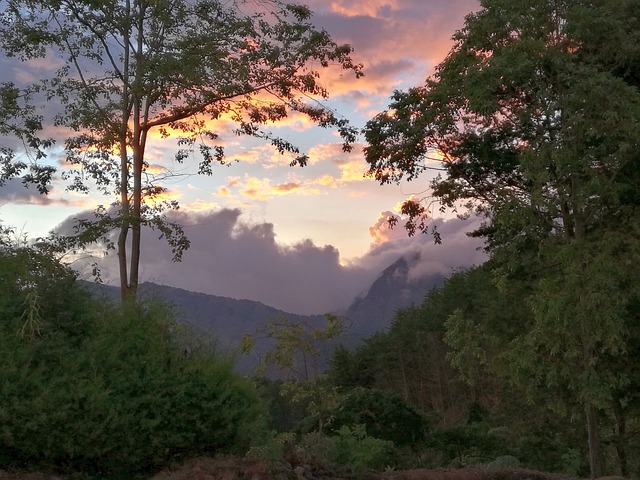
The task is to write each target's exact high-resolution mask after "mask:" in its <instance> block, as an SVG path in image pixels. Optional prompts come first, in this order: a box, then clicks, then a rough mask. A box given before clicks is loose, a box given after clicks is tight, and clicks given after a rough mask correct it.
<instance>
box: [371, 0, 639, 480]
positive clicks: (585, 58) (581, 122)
mask: <svg viewBox="0 0 640 480" xmlns="http://www.w3.org/2000/svg"><path fill="white" fill-rule="evenodd" d="M481 7H482V8H481V9H480V10H479V11H478V12H477V13H474V14H471V15H469V16H468V17H467V20H466V23H465V26H464V28H463V29H462V30H460V31H459V32H457V33H456V34H455V36H454V41H455V45H454V47H453V49H452V50H451V52H450V53H449V55H448V57H447V58H446V60H445V61H444V62H443V63H441V64H440V65H439V66H438V68H437V71H436V74H435V75H434V77H432V78H430V79H428V80H427V82H426V83H425V85H424V86H421V87H416V88H412V89H410V90H408V91H407V92H396V93H395V94H394V97H393V103H392V104H391V105H390V110H389V111H386V112H383V113H381V114H379V115H378V116H376V117H375V118H374V119H373V120H371V121H370V122H369V123H368V124H367V127H366V129H365V134H366V137H367V140H368V142H369V146H368V147H367V148H366V157H367V161H368V163H369V165H370V174H371V175H373V176H375V178H376V179H377V180H379V181H380V182H381V183H387V182H393V181H398V180H400V179H401V178H408V179H410V180H411V179H413V178H415V177H417V176H419V175H420V174H421V173H423V172H424V171H425V169H426V168H427V166H426V165H425V162H424V160H425V158H426V157H428V156H429V155H431V154H432V152H434V151H436V150H437V151H438V152H439V153H440V155H441V156H442V157H443V159H444V167H445V169H446V172H447V175H446V176H441V177H438V178H436V179H435V180H434V182H433V191H434V195H435V196H436V197H437V198H438V199H439V200H440V201H441V202H442V205H443V208H456V207H458V208H459V207H460V205H464V206H466V207H467V208H468V209H469V212H470V213H471V212H475V213H477V214H480V215H482V216H484V218H485V221H484V223H483V225H482V226H481V227H480V228H479V229H478V230H476V231H475V232H474V234H475V235H477V236H482V237H484V238H486V241H487V243H486V245H487V249H488V250H489V252H490V253H491V255H492V258H493V259H494V260H495V261H496V265H498V266H499V268H500V272H498V276H499V277H500V276H501V277H502V279H503V281H504V283H506V284H508V283H509V282H510V281H512V280H513V279H515V278H517V277H518V275H527V276H529V278H531V280H532V286H533V287H532V291H531V293H530V295H529V297H528V301H529V302H530V305H531V307H532V310H533V318H532V320H533V321H532V322H531V323H530V324H529V326H528V329H527V331H526V333H524V334H523V335H521V336H519V337H518V341H516V342H514V350H513V352H514V359H517V360H518V361H514V362H512V363H511V365H512V367H513V368H514V369H516V370H517V369H522V370H523V371H527V372H529V373H530V374H533V373H535V377H534V378H539V379H540V382H538V385H539V386H542V385H544V384H554V383H558V382H559V383H561V384H562V385H564V386H566V387H567V388H568V389H569V392H570V393H571V395H573V397H574V398H575V399H576V400H578V401H579V403H580V404H581V405H582V408H583V409H584V412H585V418H586V425H587V430H588V444H589V458H590V462H589V463H590V466H591V475H592V476H593V477H598V476H600V475H601V473H602V470H603V465H602V448H601V443H600V428H599V426H598V420H599V417H600V415H601V413H602V411H603V409H605V408H606V407H607V405H608V404H609V403H610V402H611V401H612V392H614V390H615V389H616V388H617V386H618V385H619V383H620V381H623V382H624V380H623V378H622V377H623V375H622V374H619V372H614V371H611V370H610V369H609V368H607V362H608V359H610V358H611V357H613V358H616V357H620V356H621V355H625V353H624V352H625V351H626V350H627V348H628V342H629V335H628V331H629V327H630V322H631V321H632V317H631V316H630V315H629V305H630V304H631V302H632V301H633V299H634V298H637V296H638V287H637V282H630V281H629V278H631V277H632V276H633V274H634V272H633V269H634V265H637V263H638V260H639V259H640V245H639V242H638V240H637V239H638V238H639V237H638V233H639V225H638V220H637V219H638V217H639V215H638V213H639V208H640V201H639V198H638V194H637V192H638V186H640V169H639V168H638V165H639V163H640V158H639V156H638V153H637V148H635V147H634V146H635V145H638V144H639V143H640V129H639V128H638V127H640V93H639V91H638V76H637V66H638V53H637V49H633V48H630V47H629V46H628V45H636V44H637V43H636V41H637V37H638V29H639V25H638V22H639V18H640V16H639V15H638V13H639V9H640V5H638V3H637V2H634V1H628V0H623V1H621V2H617V3H616V4H615V5H613V4H612V3H611V2H607V1H602V0H575V1H557V0H548V1H538V0H535V1H534V0H525V1H522V2H509V1H506V0H485V1H483V2H481ZM634 72H636V73H634ZM404 211H405V212H406V213H408V214H409V216H410V218H409V221H408V228H409V231H410V232H412V231H415V230H425V229H426V222H425V216H426V215H427V214H428V212H427V210H426V207H424V206H423V205H421V204H419V203H417V202H415V201H410V202H408V203H407V204H406V206H405V208H404ZM516 345H517V346H516ZM534 383H535V382H534Z"/></svg>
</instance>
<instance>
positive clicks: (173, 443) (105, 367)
mask: <svg viewBox="0 0 640 480" xmlns="http://www.w3.org/2000/svg"><path fill="white" fill-rule="evenodd" d="M1 288H2V287H1V286H0V289H1ZM72 288H75V287H72ZM25 308H28V305H26V306H25ZM0 311H2V305H0ZM84 315H85V316H84V323H83V328H82V335H80V336H78V335H73V334H70V333H65V332H63V331H61V330H60V329H58V328H56V326H55V324H52V323H48V322H47V321H46V319H45V318H40V319H38V318H37V316H36V318H35V320H38V322H37V324H34V325H40V327H39V328H37V329H30V330H28V332H25V330H24V329H22V328H21V325H24V323H25V322H26V321H27V316H24V317H20V318H15V315H13V316H12V317H10V318H9V317H5V318H3V319H2V322H0V365H1V366H2V368H0V399H1V401H0V468H1V467H43V466H44V467H47V468H52V469H55V470H59V471H84V472H87V473H97V474H100V475H112V474H118V475H124V476H127V475H128V474H133V473H135V472H142V471H149V470H150V469H155V468H158V467H161V466H163V465H166V464H168V463H169V462H171V461H174V460H179V459H180V458H182V457H184V456H193V455H198V454H203V453H212V452H234V451H243V450H245V449H246V448H247V447H248V445H249V441H250V439H251V438H252V436H253V435H254V433H255V430H256V428H257V426H258V424H259V419H260V417H261V415H260V414H261V410H260V407H259V402H258V398H257V396H256V394H255V392H254V389H253V388H252V387H251V386H250V385H249V384H248V383H247V382H246V381H245V380H244V379H243V378H241V377H240V376H238V375H237V374H236V373H234V372H233V370H232V364H231V362H230V361H228V360H227V359H224V358H221V357H219V356H216V355H213V354H211V351H210V350H208V349H206V348H199V347H197V346H195V345H191V346H190V347H189V348H188V349H185V345H184V342H183V341H182V340H183V339H184V337H185V335H184V334H183V333H180V332H179V331H178V329H177V328H176V327H175V326H174V325H173V324H172V321H171V320H172V319H171V314H170V312H169V311H168V310H167V309H164V308H162V307H158V306H150V307H149V306H147V307H145V308H136V309H132V310H131V311H129V312H127V313H123V312H122V309H120V308H115V307H114V308H106V307H102V306H99V305H97V304H93V306H92V311H86V312H85V313H84Z"/></svg>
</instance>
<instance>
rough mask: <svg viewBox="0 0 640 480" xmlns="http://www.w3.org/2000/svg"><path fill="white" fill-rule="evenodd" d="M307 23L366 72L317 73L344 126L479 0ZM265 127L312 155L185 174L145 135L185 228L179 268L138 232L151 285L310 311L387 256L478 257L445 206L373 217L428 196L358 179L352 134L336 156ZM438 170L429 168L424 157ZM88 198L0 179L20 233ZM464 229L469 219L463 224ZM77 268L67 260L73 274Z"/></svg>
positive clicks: (349, 12)
mask: <svg viewBox="0 0 640 480" xmlns="http://www.w3.org/2000/svg"><path fill="white" fill-rule="evenodd" d="M306 3H307V4H308V5H309V7H311V9H312V10H313V11H314V13H315V14H314V17H313V19H312V21H313V22H314V23H315V24H316V25H317V26H318V27H320V28H323V29H325V30H327V31H328V32H329V33H330V34H331V36H332V38H333V39H334V40H335V41H336V42H338V43H349V44H350V45H351V46H352V47H353V48H354V52H353V54H352V57H353V59H354V60H355V61H356V62H359V63H362V64H363V66H364V74H365V75H364V77H363V78H360V79H355V78H354V77H353V76H350V75H348V74H345V73H344V72H342V71H337V70H330V71H328V72H326V75H324V76H323V77H322V82H323V83H324V84H325V85H326V87H327V89H328V90H329V93H330V95H331V97H330V100H329V102H328V105H329V106H330V107H331V108H334V109H335V110H336V111H337V112H338V113H339V114H340V115H342V116H344V117H346V118H348V119H349V120H350V122H351V123H352V124H353V125H355V126H356V127H359V128H361V127H363V126H364V125H365V123H366V121H367V120H368V119H370V118H372V117H373V116H374V115H375V114H376V113H378V112H380V111H382V110H384V109H385V108H386V106H387V105H388V103H389V97H390V95H391V94H392V92H393V90H394V89H404V88H408V87H411V86H414V85H418V84H421V83H423V82H424V80H425V79H426V78H427V77H428V76H429V75H431V74H432V73H433V71H434V67H435V66H436V65H437V64H438V63H439V62H441V61H442V60H443V59H444V57H445V56H446V54H447V52H448V51H449V50H450V48H451V46H452V41H451V36H452V35H453V34H454V32H455V31H456V30H457V29H459V28H461V27H462V25H463V21H464V16H465V15H467V14H468V13H470V12H472V11H474V10H476V9H477V8H478V1H477V0H308V1H307V2H306ZM55 63H56V62H53V61H36V62H32V63H31V64H30V65H29V69H26V68H25V67H24V66H23V65H19V64H17V63H16V62H15V61H13V60H11V59H7V58H0V69H1V71H3V72H4V73H3V74H2V77H3V78H2V80H19V79H23V80H24V79H25V77H27V76H28V75H35V76H38V75H40V76H46V75H47V73H50V72H51V69H52V68H53V67H55V66H56V65H55ZM274 131H275V132H276V133H277V134H279V135H281V136H283V137H284V138H286V139H289V140H291V141H293V142H295V143H296V144H298V145H300V146H301V147H302V149H304V150H305V151H306V152H307V153H308V155H309V157H310V162H309V165H307V166H306V167H304V168H300V167H290V166H289V165H288V163H289V159H288V158H286V157H283V156H280V155H278V154H277V153H275V152H273V151H272V149H271V148H270V147H269V146H267V145H264V144H260V143H257V142H255V141H251V140H250V139H242V138H238V139H237V140H236V141H235V143H234V144H233V145H232V148H231V152H233V155H234V158H235V159H237V160H239V161H238V162H237V163H236V162H232V163H231V164H230V165H229V166H218V167H216V168H215V169H214V172H213V175H212V176H207V177H201V176H197V175H194V174H193V172H194V170H195V168H194V165H187V166H177V165H173V164H172V162H171V158H172V156H173V153H174V152H175V144H172V142H171V141H163V140H161V139H159V138H157V137H154V138H153V141H152V142H151V144H149V145H148V151H147V152H148V156H147V158H148V159H149V161H150V163H151V164H152V166H153V167H154V168H158V169H160V170H162V169H169V170H171V171H173V172H178V173H180V175H177V176H175V177H174V178H171V179H169V180H168V181H167V182H166V183H165V184H164V186H166V187H168V189H169V191H168V196H169V197H170V198H171V199H175V200H178V201H179V203H180V205H181V208H180V210H179V211H178V212H176V213H174V214H173V219H175V220H177V221H179V222H180V223H181V224H183V225H184V226H185V232H186V234H187V235H188V237H189V238H190V240H191V248H190V249H189V250H188V251H187V252H186V253H185V256H184V259H183V261H182V262H181V263H174V262H172V261H171V252H170V249H169V248H168V247H167V246H166V245H165V244H164V243H162V242H161V241H158V240H157V238H156V237H157V235H155V234H147V235H146V236H145V242H144V244H143V252H142V270H141V280H142V281H146V280H148V281H154V282H157V283H163V284H167V285H172V286H176V287H181V288H186V289H190V290H194V291H200V292H204V293H211V294H215V295H223V296H230V297H234V298H247V299H251V300H259V301H261V302H263V303H266V304H268V305H271V306H274V307H277V308H282V309H284V310H286V311H289V312H292V313H302V314H312V313H321V312H324V311H333V310H335V309H339V308H343V307H345V306H347V305H348V304H349V303H350V301H351V300H353V298H354V297H355V296H356V295H361V294H363V293H364V292H366V289H367V288H368V286H369V285H370V284H371V282H372V281H373V280H374V279H375V277H376V276H377V275H378V274H379V273H380V272H381V270H382V269H384V268H385V267H386V266H388V265H389V264H390V263H392V262H393V261H395V260H396V259H397V258H399V256H401V255H403V254H405V253H409V252H414V251H418V252H421V258H422V262H421V264H420V265H419V266H418V267H416V272H414V273H415V275H421V274H425V273H443V274H447V273H449V272H451V271H452V270H453V269H456V268H460V267H465V266H468V265H471V264H475V263H479V262H481V261H482V260H483V259H484V257H483V254H482V253H481V252H479V251H478V250H477V249H478V247H479V246H480V244H479V243H478V241H477V240H473V239H470V238H468V237H467V236H466V235H465V232H467V231H469V230H471V229H472V225H471V224H470V222H463V221H461V220H458V219H456V218H455V215H453V214H443V213H440V212H439V211H438V205H437V204H434V205H432V206H431V211H432V212H433V222H434V224H437V225H438V226H439V228H440V230H441V232H443V233H445V235H443V244H442V245H435V244H434V242H433V239H432V238H430V237H429V236H428V235H417V236H415V237H411V238H408V237H407V236H406V233H405V231H404V230H403V229H402V228H400V227H396V229H394V230H389V228H388V226H387V224H386V221H385V219H386V218H387V217H388V216H389V215H390V214H392V213H394V212H395V209H397V208H398V205H399V204H400V203H402V201H404V200H406V199H407V198H409V197H410V196H412V195H413V196H415V197H419V198H423V197H424V198H426V199H427V200H426V201H427V202H429V201H430V200H429V188H428V186H429V180H430V177H429V175H425V176H423V177H421V178H420V179H418V180H415V181H414V182H412V183H410V184H402V185H386V186H380V185H379V184H378V183H377V182H376V181H375V180H374V179H372V178H367V177H365V176H364V173H365V172H366V169H367V165H366V162H365V161H364V157H363V153H362V148H363V147H364V144H363V143H362V142H363V139H362V138H360V139H359V142H358V143H357V144H356V145H355V148H354V150H353V152H351V153H348V154H347V153H344V152H342V150H341V144H340V140H339V138H338V137H337V135H336V133H335V132H331V131H326V130H322V129H319V128H318V127H314V126H312V125H311V124H309V123H308V122H304V121H302V120H301V119H299V118H292V119H290V120H288V121H286V122H285V123H284V124H283V125H276V126H274ZM434 166H437V165H434ZM99 203H108V201H106V200H105V199H104V198H99V197H97V196H95V195H89V196H86V195H80V194H76V193H70V192H68V191H65V189H64V187H63V185H62V184H61V183H60V182H55V183H54V188H53V190H52V192H51V193H50V194H49V195H48V196H41V195H39V194H38V193H37V192H36V191H34V190H32V189H26V188H24V187H23V186H22V185H21V184H20V183H19V182H13V181H12V182H8V183H6V184H5V185H4V186H3V187H0V222H2V223H3V224H4V225H5V226H12V227H14V228H15V229H16V230H17V231H18V232H20V233H24V234H26V235H29V236H31V237H37V236H41V235H46V233H47V232H48V231H49V230H51V229H55V230H57V231H60V232H65V231H69V229H70V228H71V223H72V219H73V218H75V217H78V216H80V217H82V216H86V215H87V213H86V212H88V211H90V210H92V209H93V208H94V207H95V205H97V204H99ZM471 223H473V220H472V221H471ZM98 261H99V262H100V264H101V266H102V268H103V279H104V280H105V281H106V282H107V283H112V284H115V285H117V284H118V281H117V274H116V270H115V268H114V267H115V263H116V258H115V254H113V253H111V254H110V255H107V256H106V257H105V256H102V255H99V259H98ZM82 264H83V262H82V261H79V262H77V265H76V266H78V268H79V269H80V270H81V272H83V273H84V270H83V267H82Z"/></svg>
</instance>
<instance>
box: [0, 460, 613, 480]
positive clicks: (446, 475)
mask: <svg viewBox="0 0 640 480" xmlns="http://www.w3.org/2000/svg"><path fill="white" fill-rule="evenodd" d="M359 478H360V479H362V480H575V479H573V478H572V477H568V476H566V475H559V474H551V473H544V472H537V471H531V470H522V469H503V470H487V469H484V468H467V469H459V470H427V469H416V470H407V471H388V472H368V473H364V474H362V475H361V476H360V477H359ZM607 478H608V480H619V479H620V480H624V479H621V478H620V477H607ZM0 480H67V477H64V476H56V475H51V474H44V473H27V472H7V471H3V470H0ZM149 480H356V477H354V476H353V475H351V474H349V473H348V472H346V471H330V470H325V471H318V470H315V469H312V468H311V467H309V466H306V467H295V468H293V467H288V466H283V467H280V468H278V467H276V468H275V469H270V468H269V467H268V466H267V464H266V463H265V462H263V461H260V460H247V459H237V458H209V457H203V458H196V459H192V460H189V461H187V462H185V463H184V464H182V465H180V466H178V467H175V468H169V469H165V470H163V471H161V472H159V473H157V474H156V475H154V476H152V477H151V478H150V479H149Z"/></svg>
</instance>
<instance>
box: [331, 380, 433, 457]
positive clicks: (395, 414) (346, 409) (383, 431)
mask: <svg viewBox="0 0 640 480" xmlns="http://www.w3.org/2000/svg"><path fill="white" fill-rule="evenodd" d="M354 425H364V426H365V427H366V430H367V433H368V434H369V435H371V436H372V437H375V438H380V439H382V440H389V441H391V442H393V443H394V444H395V445H397V446H414V445H416V444H418V443H419V442H421V441H422V440H423V439H424V437H425V434H426V431H427V427H428V425H427V420H426V419H425V417H424V416H423V415H422V414H421V413H420V412H418V411H417V410H416V409H415V408H414V407H413V406H412V405H411V404H409V403H408V402H406V401H404V400H403V399H402V398H400V397H399V396H398V395H396V394H394V393H393V392H388V391H383V390H373V389H367V388H360V387H359V388H355V389H353V390H352V391H351V392H349V393H348V394H347V395H346V396H345V397H344V399H343V400H342V402H341V404H340V406H339V408H338V411H337V413H336V415H335V417H334V419H333V422H332V424H331V428H332V431H334V432H337V431H339V430H340V429H341V428H342V427H343V426H349V427H352V426H354Z"/></svg>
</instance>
